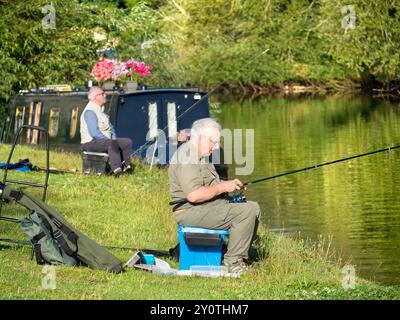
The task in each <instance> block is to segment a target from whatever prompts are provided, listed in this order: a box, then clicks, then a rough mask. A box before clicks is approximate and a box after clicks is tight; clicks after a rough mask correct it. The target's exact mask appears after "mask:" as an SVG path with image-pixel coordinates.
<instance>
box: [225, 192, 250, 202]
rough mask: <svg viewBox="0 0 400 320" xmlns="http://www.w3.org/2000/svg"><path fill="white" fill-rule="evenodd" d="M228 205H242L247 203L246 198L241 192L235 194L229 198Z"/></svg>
mask: <svg viewBox="0 0 400 320" xmlns="http://www.w3.org/2000/svg"><path fill="white" fill-rule="evenodd" d="M229 202H230V203H244V202H247V199H246V196H245V194H244V193H243V192H235V193H234V194H233V195H231V196H230V197H229Z"/></svg>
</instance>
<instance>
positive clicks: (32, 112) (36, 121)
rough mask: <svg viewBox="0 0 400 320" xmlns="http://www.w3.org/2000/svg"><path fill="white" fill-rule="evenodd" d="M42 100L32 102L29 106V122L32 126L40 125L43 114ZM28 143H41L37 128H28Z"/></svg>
mask: <svg viewBox="0 0 400 320" xmlns="http://www.w3.org/2000/svg"><path fill="white" fill-rule="evenodd" d="M42 106H43V104H42V102H41V101H35V102H31V104H30V106H29V120H28V124H29V125H31V126H39V125H40V117H41V115H42ZM26 140H27V143H31V144H38V143H39V131H38V130H35V129H28V130H27V132H26Z"/></svg>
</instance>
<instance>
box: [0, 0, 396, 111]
mask: <svg viewBox="0 0 400 320" xmlns="http://www.w3.org/2000/svg"><path fill="white" fill-rule="evenodd" d="M0 16H1V20H0V72H1V78H0V101H1V102H3V104H4V103H5V102H7V101H8V100H9V99H10V98H11V97H12V96H13V95H14V94H15V93H16V92H17V91H18V90H20V89H29V88H34V87H39V86H43V85H46V84H56V83H67V84H71V85H84V84H85V83H87V81H88V80H89V79H91V76H90V71H91V68H92V66H93V64H94V63H95V62H96V61H97V60H98V59H99V55H98V53H97V52H96V50H98V49H101V48H113V49H115V52H116V57H117V58H119V59H125V58H135V59H138V60H145V61H146V63H148V64H152V65H154V66H155V72H154V76H153V78H152V79H151V80H149V82H150V83H148V84H150V85H152V86H168V87H173V86H182V85H186V84H188V83H190V84H194V85H200V86H205V87H208V88H209V87H215V86H218V85H220V84H226V85H230V86H239V87H253V88H268V87H274V86H276V87H282V86H285V85H288V84H289V85H290V84H293V83H296V84H301V85H306V86H322V87H326V88H333V89H342V88H354V87H358V88H365V89H372V88H373V89H378V90H389V91H390V90H397V85H398V84H399V74H400V72H399V71H400V59H399V58H400V57H399V54H400V53H399V43H400V41H399V40H400V39H399V38H400V32H399V31H400V3H399V2H398V1H396V0H378V1H372V0H371V1H369V0H358V1H354V2H353V3H351V2H349V1H342V0H339V1H330V0H319V1H312V0H259V1H249V0H247V1H240V0H212V1H211V0H63V1H61V0H52V1H51V2H50V1H48V0H25V1H15V0H2V1H0ZM53 18H54V19H53ZM95 34H97V37H96V36H95ZM99 35H100V36H99Z"/></svg>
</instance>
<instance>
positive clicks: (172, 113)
mask: <svg viewBox="0 0 400 320" xmlns="http://www.w3.org/2000/svg"><path fill="white" fill-rule="evenodd" d="M167 112H168V137H169V138H170V139H173V140H174V141H175V142H176V139H177V131H178V130H177V123H176V104H175V102H168V103H167Z"/></svg>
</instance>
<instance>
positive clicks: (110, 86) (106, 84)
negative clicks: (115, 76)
mask: <svg viewBox="0 0 400 320" xmlns="http://www.w3.org/2000/svg"><path fill="white" fill-rule="evenodd" d="M114 87H115V82H114V81H107V82H104V83H103V84H102V85H101V88H102V89H103V90H114Z"/></svg>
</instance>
